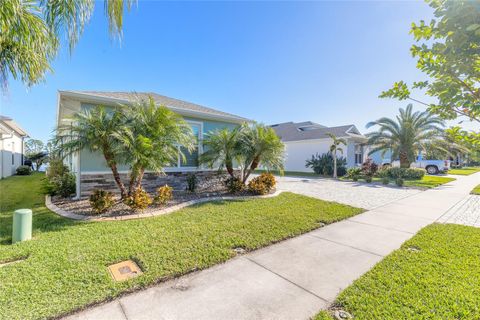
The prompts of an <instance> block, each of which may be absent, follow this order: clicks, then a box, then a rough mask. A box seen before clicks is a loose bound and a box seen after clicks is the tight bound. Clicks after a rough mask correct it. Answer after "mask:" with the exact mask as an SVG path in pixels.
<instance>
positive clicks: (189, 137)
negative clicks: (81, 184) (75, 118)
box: [114, 97, 195, 195]
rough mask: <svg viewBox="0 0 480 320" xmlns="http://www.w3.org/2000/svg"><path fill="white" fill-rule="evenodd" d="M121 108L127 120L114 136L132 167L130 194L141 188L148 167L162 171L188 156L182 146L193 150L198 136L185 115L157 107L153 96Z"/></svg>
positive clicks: (126, 161)
mask: <svg viewBox="0 0 480 320" xmlns="http://www.w3.org/2000/svg"><path fill="white" fill-rule="evenodd" d="M122 109H123V112H124V114H125V119H126V122H125V125H123V126H122V129H121V130H118V131H116V132H115V134H114V136H115V137H116V138H117V139H118V141H119V142H120V144H121V149H122V150H123V151H122V159H123V162H125V163H127V164H128V165H129V166H130V184H129V189H128V192H129V195H130V194H132V193H133V192H134V191H135V190H137V189H139V188H140V187H141V185H142V179H143V175H144V173H145V170H153V171H155V172H163V169H164V167H167V166H171V165H172V163H177V160H178V157H179V155H180V157H182V158H184V159H185V155H184V154H183V152H182V149H183V148H185V149H186V150H188V151H192V150H193V149H194V147H195V145H194V141H195V137H194V136H193V134H192V129H191V127H190V126H189V125H188V123H187V122H185V120H184V119H183V118H182V116H180V115H179V114H177V113H175V112H173V111H171V110H170V109H168V108H166V107H164V106H157V105H156V104H155V101H154V100H153V98H152V97H149V98H148V100H146V99H142V100H139V101H138V102H136V103H134V104H133V105H131V106H130V105H128V106H123V108H122ZM180 146H181V147H183V148H181V147H180Z"/></svg>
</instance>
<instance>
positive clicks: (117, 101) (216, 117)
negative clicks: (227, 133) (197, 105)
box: [57, 90, 253, 124]
mask: <svg viewBox="0 0 480 320" xmlns="http://www.w3.org/2000/svg"><path fill="white" fill-rule="evenodd" d="M58 92H59V99H58V100H59V101H60V98H61V97H62V96H64V97H70V98H74V99H79V100H80V99H81V100H82V101H83V102H93V103H107V104H108V103H115V104H118V105H121V104H132V101H130V100H125V99H118V98H105V97H98V96H94V95H90V94H86V93H78V92H71V91H61V90H59V91H58ZM59 104H60V102H59ZM166 107H167V108H169V109H170V110H172V111H174V112H176V113H178V114H180V115H182V116H192V117H198V118H202V119H209V120H210V119H212V120H220V121H227V122H231V123H238V124H241V123H243V122H253V120H250V119H238V118H236V117H229V116H222V115H215V114H210V113H206V112H200V111H198V112H197V111H193V110H185V109H182V108H177V107H172V106H168V105H167V106H166ZM57 123H58V121H57Z"/></svg>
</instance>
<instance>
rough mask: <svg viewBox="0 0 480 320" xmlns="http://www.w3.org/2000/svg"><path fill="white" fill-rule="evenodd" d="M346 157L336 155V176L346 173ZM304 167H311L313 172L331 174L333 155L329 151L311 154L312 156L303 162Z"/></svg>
mask: <svg viewBox="0 0 480 320" xmlns="http://www.w3.org/2000/svg"><path fill="white" fill-rule="evenodd" d="M346 166H347V159H346V158H344V157H337V176H339V177H341V176H344V175H345V174H346V173H347V169H346ZM305 167H306V168H312V169H313V172H315V173H317V174H323V175H325V176H331V175H332V174H333V155H332V153H331V152H328V153H324V154H321V155H320V154H318V153H317V154H315V155H312V158H311V159H309V160H307V161H306V162H305Z"/></svg>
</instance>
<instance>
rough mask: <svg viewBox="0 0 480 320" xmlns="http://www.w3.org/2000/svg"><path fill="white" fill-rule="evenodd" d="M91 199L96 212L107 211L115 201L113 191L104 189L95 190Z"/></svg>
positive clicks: (91, 204)
mask: <svg viewBox="0 0 480 320" xmlns="http://www.w3.org/2000/svg"><path fill="white" fill-rule="evenodd" d="M89 200H90V206H92V209H93V211H95V212H96V213H104V212H106V211H107V210H108V209H109V208H110V207H112V206H113V204H114V203H115V200H114V199H113V193H111V192H108V191H105V190H102V189H95V190H93V192H92V194H91V195H90V198H89Z"/></svg>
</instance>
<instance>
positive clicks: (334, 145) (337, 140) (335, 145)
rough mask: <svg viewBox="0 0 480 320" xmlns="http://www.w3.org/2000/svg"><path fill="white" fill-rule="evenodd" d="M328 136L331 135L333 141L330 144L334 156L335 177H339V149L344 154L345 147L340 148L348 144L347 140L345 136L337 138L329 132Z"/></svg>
mask: <svg viewBox="0 0 480 320" xmlns="http://www.w3.org/2000/svg"><path fill="white" fill-rule="evenodd" d="M327 136H329V137H330V138H331V139H332V141H333V143H332V145H331V146H330V152H331V153H332V156H333V177H334V178H337V151H339V152H340V153H341V154H343V149H342V148H340V145H342V144H343V145H344V146H346V145H347V141H346V140H345V139H343V138H337V136H335V135H334V134H333V133H327Z"/></svg>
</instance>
